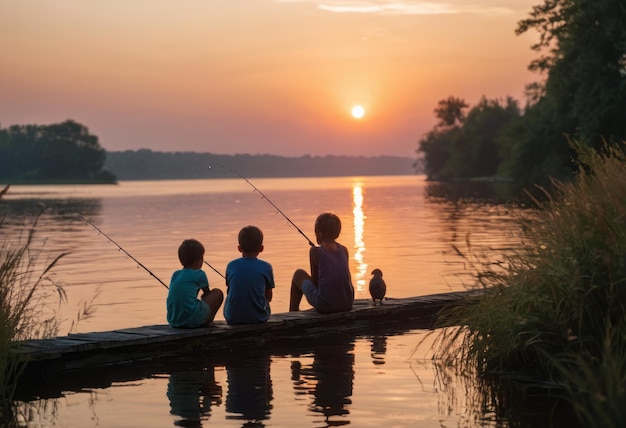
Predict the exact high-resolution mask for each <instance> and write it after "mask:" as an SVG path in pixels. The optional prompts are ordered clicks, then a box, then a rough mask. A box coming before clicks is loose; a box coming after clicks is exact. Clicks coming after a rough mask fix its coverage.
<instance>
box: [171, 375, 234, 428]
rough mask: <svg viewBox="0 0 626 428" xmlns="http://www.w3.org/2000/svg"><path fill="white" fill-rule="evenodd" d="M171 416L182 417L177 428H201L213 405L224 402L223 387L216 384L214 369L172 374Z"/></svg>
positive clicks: (175, 423) (176, 423) (176, 422)
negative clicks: (179, 427) (180, 427)
mask: <svg viewBox="0 0 626 428" xmlns="http://www.w3.org/2000/svg"><path fill="white" fill-rule="evenodd" d="M167 398H168V399H169V401H170V414H172V415H176V416H180V417H181V418H182V419H179V420H177V421H175V422H174V425H176V426H182V427H201V426H202V422H201V421H202V420H208V417H209V415H210V413H211V406H212V405H219V404H221V402H222V387H221V386H220V385H219V384H217V383H216V382H215V371H214V368H213V367H209V368H207V369H206V370H190V371H179V372H172V373H171V374H170V378H169V382H168V384H167Z"/></svg>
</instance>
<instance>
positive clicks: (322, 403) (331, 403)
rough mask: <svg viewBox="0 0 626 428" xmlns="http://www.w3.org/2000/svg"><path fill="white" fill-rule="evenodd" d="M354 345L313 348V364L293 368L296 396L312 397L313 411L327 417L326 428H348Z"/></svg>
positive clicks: (335, 344) (292, 376)
mask: <svg viewBox="0 0 626 428" xmlns="http://www.w3.org/2000/svg"><path fill="white" fill-rule="evenodd" d="M353 351H354V341H344V342H340V343H332V344H325V345H324V344H321V345H313V350H312V355H313V361H312V362H311V364H310V365H306V364H305V365H302V364H301V362H300V361H299V360H296V361H293V362H292V364H291V379H292V380H293V381H294V390H295V392H296V394H297V395H301V394H308V395H313V403H312V404H311V405H310V409H311V411H313V412H315V413H321V414H323V415H324V417H325V422H326V426H340V425H347V424H349V423H350V421H349V420H348V419H347V418H344V417H345V416H347V415H348V414H349V413H350V411H349V410H348V408H349V406H350V405H351V404H352V400H351V397H352V386H353V381H354V353H353Z"/></svg>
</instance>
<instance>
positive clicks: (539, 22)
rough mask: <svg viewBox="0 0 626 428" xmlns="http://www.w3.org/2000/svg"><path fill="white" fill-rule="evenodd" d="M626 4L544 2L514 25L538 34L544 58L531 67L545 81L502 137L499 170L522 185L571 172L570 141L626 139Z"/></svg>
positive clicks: (618, 0)
mask: <svg viewBox="0 0 626 428" xmlns="http://www.w3.org/2000/svg"><path fill="white" fill-rule="evenodd" d="M624 22H626V3H624V2H623V1H622V0H602V1H596V0H546V1H545V2H544V3H543V4H540V5H538V6H535V7H534V8H533V9H532V12H531V13H530V16H529V17H528V18H527V19H525V20H522V21H521V22H519V24H518V27H517V30H516V33H517V34H523V33H526V32H528V31H530V30H536V31H537V32H538V33H539V39H538V42H537V43H536V44H534V45H533V46H532V49H534V50H536V51H538V52H540V53H541V56H540V57H539V58H537V59H535V60H534V61H532V62H531V64H530V65H529V69H530V70H533V71H537V72H539V73H541V74H542V75H543V76H545V81H544V82H541V83H534V84H533V85H532V86H531V87H528V88H527V89H528V90H529V93H530V92H532V93H534V94H535V95H537V96H536V97H534V99H533V98H531V101H536V102H533V103H532V104H531V105H530V106H529V107H528V109H527V111H526V114H524V117H523V119H522V120H521V123H520V124H518V125H517V126H516V127H515V129H512V130H511V132H510V134H509V138H508V139H507V140H508V141H507V143H506V146H507V156H506V159H507V162H506V163H504V164H503V165H502V166H501V172H502V173H505V174H508V175H511V176H512V177H514V178H515V179H516V180H518V181H519V182H521V183H523V184H532V183H545V182H547V180H548V177H549V176H552V177H567V176H569V175H571V172H572V169H573V168H575V163H573V162H571V160H572V158H575V157H576V155H577V153H576V152H575V151H572V150H571V149H570V147H569V145H568V138H567V136H572V137H575V138H576V139H578V140H580V141H584V142H585V143H586V144H588V145H589V146H591V147H594V148H595V149H600V148H601V147H602V144H603V141H604V140H615V141H623V140H626V121H624V111H626V26H624Z"/></svg>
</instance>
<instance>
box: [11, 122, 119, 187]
mask: <svg viewBox="0 0 626 428" xmlns="http://www.w3.org/2000/svg"><path fill="white" fill-rule="evenodd" d="M105 159H106V151H105V150H104V149H103V148H102V147H100V144H99V142H98V137H97V136H95V135H92V134H91V133H89V129H88V128H87V127H86V126H84V125H81V124H80V123H78V122H75V121H73V120H66V121H65V122H62V123H56V124H51V125H12V126H9V127H8V128H0V180H2V181H3V182H6V183H41V182H59V183H63V182H84V183H113V182H115V181H116V180H117V179H116V177H115V175H114V174H112V173H111V172H109V171H107V170H105V169H104V162H105Z"/></svg>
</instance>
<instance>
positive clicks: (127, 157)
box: [105, 149, 420, 180]
mask: <svg viewBox="0 0 626 428" xmlns="http://www.w3.org/2000/svg"><path fill="white" fill-rule="evenodd" d="M415 162H416V159H413V158H410V157H401V156H371V157H367V156H337V155H327V156H310V155H306V156H300V157H287V156H277V155H249V154H236V155H216V154H212V153H196V152H154V151H152V150H148V149H141V150H126V151H122V152H107V158H106V161H105V168H106V169H107V170H108V171H110V172H112V173H113V174H115V176H116V177H117V179H118V180H170V179H173V180H176V179H179V180H180V179H199V178H230V177H236V176H237V174H241V175H244V176H246V177H250V178H271V177H275V178H288V177H346V176H359V175H360V176H379V175H417V174H419V173H420V172H419V171H416V169H415Z"/></svg>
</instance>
